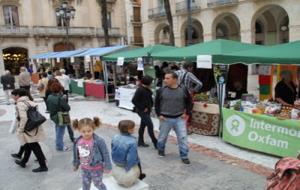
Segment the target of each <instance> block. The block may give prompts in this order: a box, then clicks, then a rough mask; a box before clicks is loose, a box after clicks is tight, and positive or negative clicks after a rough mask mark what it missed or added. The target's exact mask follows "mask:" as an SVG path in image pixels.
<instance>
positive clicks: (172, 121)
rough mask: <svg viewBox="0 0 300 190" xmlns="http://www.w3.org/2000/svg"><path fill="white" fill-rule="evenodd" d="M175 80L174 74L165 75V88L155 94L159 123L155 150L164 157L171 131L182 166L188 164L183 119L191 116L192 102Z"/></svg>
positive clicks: (186, 92) (183, 88)
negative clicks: (173, 133) (175, 138)
mask: <svg viewBox="0 0 300 190" xmlns="http://www.w3.org/2000/svg"><path fill="white" fill-rule="evenodd" d="M177 78H178V76H177V75H176V73H174V72H168V73H166V74H165V79H164V82H165V87H162V88H160V89H159V90H158V91H157V94H156V98H155V111H156V114H157V116H158V117H159V122H160V127H159V135H158V142H157V149H158V154H159V156H165V144H166V142H167V138H168V135H169V133H170V131H171V129H173V130H174V131H175V133H176V136H177V142H178V145H179V153H180V157H181V160H182V162H183V163H184V164H190V161H189V159H188V152H189V148H188V142H187V131H186V126H185V120H184V119H185V118H186V117H187V116H188V115H191V111H192V100H191V96H190V94H189V92H188V90H187V89H186V88H185V87H184V86H180V85H178V84H177Z"/></svg>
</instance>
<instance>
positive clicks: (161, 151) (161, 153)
mask: <svg viewBox="0 0 300 190" xmlns="http://www.w3.org/2000/svg"><path fill="white" fill-rule="evenodd" d="M158 155H159V156H160V157H164V156H166V155H165V151H163V150H159V151H158Z"/></svg>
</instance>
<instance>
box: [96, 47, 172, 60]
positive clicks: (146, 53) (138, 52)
mask: <svg viewBox="0 0 300 190" xmlns="http://www.w3.org/2000/svg"><path fill="white" fill-rule="evenodd" d="M171 49H177V48H176V47H173V46H165V45H150V46H147V47H144V48H137V49H132V50H128V51H122V52H119V53H114V54H110V55H107V56H104V57H102V59H103V60H104V61H112V62H116V61H117V60H118V58H119V57H124V61H134V60H136V59H137V58H138V57H152V54H155V53H158V52H164V51H167V50H171Z"/></svg>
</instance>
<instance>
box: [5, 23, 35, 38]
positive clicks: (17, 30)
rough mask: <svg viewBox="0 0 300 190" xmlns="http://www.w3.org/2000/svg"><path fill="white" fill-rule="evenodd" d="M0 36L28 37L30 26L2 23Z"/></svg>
mask: <svg viewBox="0 0 300 190" xmlns="http://www.w3.org/2000/svg"><path fill="white" fill-rule="evenodd" d="M0 36H1V37H27V36H29V27H28V26H10V25H2V26H0Z"/></svg>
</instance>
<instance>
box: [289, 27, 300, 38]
mask: <svg viewBox="0 0 300 190" xmlns="http://www.w3.org/2000/svg"><path fill="white" fill-rule="evenodd" d="M289 39H290V42H292V41H296V40H300V24H299V25H290V26H289Z"/></svg>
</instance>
